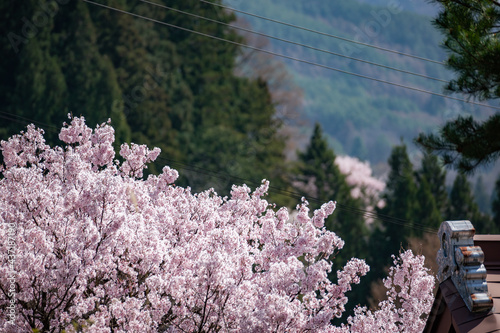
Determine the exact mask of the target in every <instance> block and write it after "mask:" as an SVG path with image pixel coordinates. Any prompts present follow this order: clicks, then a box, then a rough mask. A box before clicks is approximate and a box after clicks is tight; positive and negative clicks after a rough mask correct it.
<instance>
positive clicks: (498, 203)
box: [491, 177, 500, 233]
mask: <svg viewBox="0 0 500 333" xmlns="http://www.w3.org/2000/svg"><path fill="white" fill-rule="evenodd" d="M491 211H492V213H493V225H494V227H495V229H496V233H498V232H500V177H499V178H498V179H497V181H496V182H495V189H494V191H493V200H492V202H491Z"/></svg>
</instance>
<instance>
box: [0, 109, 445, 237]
mask: <svg viewBox="0 0 500 333" xmlns="http://www.w3.org/2000/svg"><path fill="white" fill-rule="evenodd" d="M0 117H1V118H5V119H9V120H13V121H16V122H18V123H21V124H22V123H24V124H25V125H28V123H27V122H31V123H38V124H42V125H44V126H46V127H48V129H49V130H51V131H57V130H58V129H57V128H56V126H53V125H49V124H46V123H41V122H38V121H36V120H34V119H29V118H25V117H22V116H18V115H16V114H13V113H10V112H4V111H0ZM157 159H159V160H163V161H165V162H168V163H169V164H170V165H172V166H175V165H178V167H181V168H182V169H184V170H188V171H193V172H195V173H198V174H203V175H206V176H209V177H214V178H218V179H222V180H238V181H240V182H242V183H245V184H249V185H253V186H256V187H258V186H260V185H261V182H260V181H253V180H249V179H245V178H242V177H239V176H234V175H229V174H224V173H222V172H220V171H212V170H209V169H207V168H200V167H196V166H193V165H190V164H186V163H183V162H180V161H177V160H174V159H170V158H166V157H162V156H158V158H157ZM269 191H270V192H274V193H277V194H281V195H284V196H287V197H289V198H292V199H297V200H300V199H301V198H302V197H304V198H306V200H308V201H314V202H316V203H318V204H322V203H324V202H323V201H322V200H320V199H319V198H316V197H313V196H308V195H303V194H301V193H297V192H294V191H290V190H286V189H282V188H279V187H276V186H273V185H269ZM337 207H338V208H339V209H341V210H345V211H350V212H353V213H355V214H358V215H363V216H366V217H369V218H372V219H374V220H379V221H382V222H387V223H391V224H396V225H400V226H402V227H407V228H412V229H415V230H421V231H423V232H426V233H434V234H435V233H437V230H436V229H433V228H430V227H428V226H426V225H424V224H421V223H415V222H411V221H408V220H405V219H401V218H397V217H393V216H389V215H385V214H380V213H376V212H373V211H369V210H366V209H361V208H356V207H351V206H347V205H344V204H342V203H337Z"/></svg>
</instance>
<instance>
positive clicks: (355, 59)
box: [140, 0, 448, 83]
mask: <svg viewBox="0 0 500 333" xmlns="http://www.w3.org/2000/svg"><path fill="white" fill-rule="evenodd" d="M140 1H141V2H144V3H147V4H150V5H153V6H156V7H160V8H164V9H168V10H171V11H174V12H177V13H181V14H184V15H188V16H192V17H196V18H199V19H202V20H206V21H209V22H213V23H216V24H220V25H224V26H227V27H230V28H233V29H236V30H241V31H245V32H249V33H252V34H255V35H259V36H263V37H266V38H269V39H274V40H277V41H280V42H284V43H288V44H293V45H296V46H301V47H305V48H308V49H310V50H314V51H319V52H323V53H326V54H330V55H334V56H337V57H341V58H346V59H349V60H354V61H358V62H362V63H365V64H369V65H373V66H377V67H381V68H385V69H389V70H393V71H397V72H400V73H404V74H409V75H414V76H418V77H422V78H425V79H430V80H434V81H439V82H443V83H448V81H447V80H442V79H439V78H435V77H432V76H428V75H424V74H419V73H414V72H411V71H407V70H404V69H399V68H395V67H391V66H387V65H383V64H379V63H376V62H372V61H368V60H364V59H359V58H355V57H351V56H347V55H344V54H341V53H337V52H332V51H329V50H325V49H321V48H317V47H314V46H311V45H307V44H303V43H299V42H295V41H292V40H289V39H284V38H280V37H275V36H271V35H268V34H265V33H262V32H258V31H255V30H251V29H247V28H243V27H239V26H236V25H233V24H229V23H225V22H221V21H218V20H214V19H211V18H208V17H205V16H202V15H197V14H193V13H189V12H186V11H183V10H180V9H176V8H172V7H169V6H165V5H162V4H159V3H155V2H151V1H148V0H140Z"/></svg>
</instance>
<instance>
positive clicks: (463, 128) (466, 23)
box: [416, 0, 500, 172]
mask: <svg viewBox="0 0 500 333" xmlns="http://www.w3.org/2000/svg"><path fill="white" fill-rule="evenodd" d="M433 2H435V3H438V4H440V5H441V12H440V13H439V15H438V17H437V18H436V20H435V21H434V23H435V25H436V26H437V27H438V29H439V30H441V32H442V33H443V34H444V35H445V36H446V39H445V42H444V46H445V47H446V48H447V49H448V51H449V52H450V56H449V58H448V61H447V65H448V67H449V68H451V69H452V70H454V71H455V72H456V73H457V75H458V77H457V78H456V79H454V80H452V81H450V83H449V84H448V87H447V88H448V89H449V90H450V91H452V92H461V93H465V94H468V95H470V96H474V97H478V98H479V99H496V98H499V97H500V40H499V39H498V38H497V36H496V34H497V33H498V32H499V30H498V27H499V25H500V4H499V3H498V2H497V1H492V0H466V1H462V0H433ZM498 128H500V115H498V114H495V115H493V116H491V117H490V118H489V119H487V120H486V121H484V122H478V121H475V120H474V119H473V118H472V117H462V116H459V117H458V118H457V119H455V120H453V121H449V122H447V123H446V124H445V125H444V126H443V127H442V128H441V129H440V131H439V134H423V133H422V134H420V135H419V136H418V138H417V139H416V142H417V144H419V145H420V146H422V147H425V148H427V149H430V150H432V151H434V152H435V153H437V154H439V155H441V156H443V158H444V161H445V163H447V164H450V165H453V166H454V167H456V168H457V169H458V170H460V171H462V172H472V171H474V169H475V168H476V167H478V166H479V165H484V164H488V163H490V162H493V161H495V160H496V159H497V158H498V157H499V156H500V131H498Z"/></svg>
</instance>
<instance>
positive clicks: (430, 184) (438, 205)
mask: <svg viewBox="0 0 500 333" xmlns="http://www.w3.org/2000/svg"><path fill="white" fill-rule="evenodd" d="M415 176H416V181H417V185H418V188H419V192H421V193H420V194H419V195H418V197H419V198H420V199H422V200H424V201H427V202H428V204H423V203H422V202H421V201H420V199H419V200H417V201H418V202H419V205H420V206H421V207H420V208H419V210H420V212H421V213H420V217H421V218H422V219H423V221H422V222H419V223H421V224H426V225H427V226H429V227H431V228H438V227H439V225H440V223H441V222H442V219H441V217H444V216H445V212H446V207H447V205H448V193H447V190H446V170H445V169H444V168H443V166H442V164H441V163H440V160H439V158H438V157H437V156H435V155H432V154H429V153H426V154H424V157H423V158H422V162H421V167H420V169H419V170H418V171H417V173H416V175H415ZM427 188H428V190H427ZM424 192H428V194H429V195H430V198H429V196H428V195H425V196H424V197H422V196H423V193H424ZM424 198H426V199H424ZM429 201H434V203H430V202H429ZM424 207H429V208H431V207H435V209H436V210H437V212H433V213H431V214H429V215H427V216H434V218H431V219H430V223H429V224H427V223H425V222H424V221H425V217H424V216H425V215H426V214H428V213H427V212H428V210H427V209H425V208H424ZM422 214H424V215H422ZM438 217H439V218H440V219H441V220H439V221H437V220H436V219H437V218H438ZM436 223H437V224H436Z"/></svg>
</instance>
